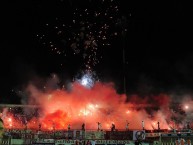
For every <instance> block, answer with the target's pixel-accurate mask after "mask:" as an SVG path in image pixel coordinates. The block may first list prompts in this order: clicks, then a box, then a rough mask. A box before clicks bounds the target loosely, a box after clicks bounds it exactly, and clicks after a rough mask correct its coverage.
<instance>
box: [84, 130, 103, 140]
mask: <svg viewBox="0 0 193 145" xmlns="http://www.w3.org/2000/svg"><path fill="white" fill-rule="evenodd" d="M85 138H86V139H104V138H105V137H104V132H103V131H86V132H85Z"/></svg>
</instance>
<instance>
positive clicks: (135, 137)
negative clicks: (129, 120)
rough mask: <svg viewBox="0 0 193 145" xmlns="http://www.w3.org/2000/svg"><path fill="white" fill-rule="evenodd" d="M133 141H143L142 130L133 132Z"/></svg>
mask: <svg viewBox="0 0 193 145" xmlns="http://www.w3.org/2000/svg"><path fill="white" fill-rule="evenodd" d="M133 140H145V131H144V130H135V131H133Z"/></svg>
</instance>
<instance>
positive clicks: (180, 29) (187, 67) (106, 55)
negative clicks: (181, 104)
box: [0, 0, 193, 104]
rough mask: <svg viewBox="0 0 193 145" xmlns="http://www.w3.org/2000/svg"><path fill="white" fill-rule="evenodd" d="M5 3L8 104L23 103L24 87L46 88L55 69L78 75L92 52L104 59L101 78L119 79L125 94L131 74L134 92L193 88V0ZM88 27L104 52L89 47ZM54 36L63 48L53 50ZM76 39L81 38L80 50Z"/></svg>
mask: <svg viewBox="0 0 193 145" xmlns="http://www.w3.org/2000/svg"><path fill="white" fill-rule="evenodd" d="M4 6H5V8H6V9H5V11H3V12H2V14H3V16H2V18H1V23H2V24H3V25H2V27H1V29H2V32H1V33H2V44H1V53H0V55H1V57H0V58H1V61H0V66H1V75H0V81H1V83H0V84H1V89H0V102H1V103H13V104H14V103H20V97H19V95H18V91H22V90H23V89H24V88H25V87H26V85H27V84H28V83H29V82H30V81H34V80H35V81H36V82H37V83H38V82H39V84H38V85H39V86H40V87H41V85H42V86H43V83H40V82H41V81H42V80H46V79H47V78H49V77H51V75H52V74H57V75H58V76H59V78H60V85H63V84H64V85H66V84H67V83H68V82H70V81H73V79H74V78H75V77H76V76H77V75H78V74H80V72H81V71H84V70H85V69H87V67H86V66H85V61H87V60H86V58H84V57H83V56H84V55H85V56H86V57H87V56H89V55H90V56H91V57H92V58H95V57H96V58H97V59H98V61H97V63H96V65H93V63H95V61H96V60H95V59H94V60H93V59H91V64H90V66H91V69H92V72H94V73H95V75H96V77H97V79H98V80H99V81H101V82H113V83H115V88H116V90H117V92H119V93H123V92H124V89H123V88H124V83H123V82H124V81H123V80H124V76H125V78H126V81H125V82H126V93H127V94H139V95H141V96H144V95H151V94H159V93H170V92H173V93H188V94H192V90H193V51H192V48H193V43H192V40H193V39H192V34H193V33H192V32H193V31H192V30H193V27H192V26H193V23H192V22H191V19H192V18H193V15H192V13H193V9H192V6H193V3H192V2H191V1H189V2H187V1H180V0H172V1H166V0H165V1H153V0H152V1H148V2H147V1H126V0H122V1H120V0H117V1H115V0H114V1H113V0H104V1H102V0H84V2H83V0H53V1H48V0H33V1H31V2H30V1H28V2H24V1H9V2H6V4H5V5H4ZM111 6H112V7H111ZM76 9H77V11H76ZM106 10H108V11H107V12H106ZM75 11H76V16H75V15H74V12H75ZM87 12H88V14H86V13H87ZM95 12H97V14H96V13H95ZM105 12H106V13H107V14H106V15H105ZM99 13H100V16H99V17H97V16H96V15H99ZM80 14H82V16H81V17H78V15H80ZM110 17H112V18H110ZM87 21H88V22H90V23H86V22H87ZM80 22H85V23H86V24H84V26H90V28H89V30H88V29H87V30H83V32H84V39H83V40H81V39H80V36H77V33H79V32H80V30H81V28H83V26H80V25H81V24H80ZM104 24H107V25H106V26H107V28H106V29H105V28H104V27H103V28H102V26H104ZM82 25H83V24H82ZM62 26H63V27H62ZM90 31H91V32H93V33H92V34H90ZM100 32H101V33H100ZM87 33H89V35H90V36H91V35H93V36H94V37H95V38H96V37H97V38H96V40H97V50H96V49H95V47H94V51H97V55H93V53H94V52H93V51H87V49H85V48H83V47H82V46H83V45H84V41H85V39H86V34H87ZM99 33H100V34H101V36H104V35H105V37H106V39H102V38H101V37H100V38H99V37H98V36H99ZM41 36H42V37H43V38H41ZM73 37H76V38H79V39H76V38H75V40H73V41H72V38H73ZM69 38H71V40H69ZM73 39H74V38H73ZM50 41H51V42H52V43H54V44H53V45H54V46H53V47H54V48H55V46H56V47H57V50H59V51H55V50H52V48H51V47H52V46H51V45H52V44H50ZM74 41H76V44H77V43H79V44H80V45H79V47H77V49H76V50H75V49H73V48H74V47H73V46H72V45H71V44H72V43H73V42H74ZM77 41H78V42H77ZM73 44H74V43H73ZM103 44H104V45H103ZM108 44H110V45H108ZM88 49H89V48H88ZM90 49H93V47H92V48H90ZM123 50H124V52H125V53H124V54H125V61H123ZM59 53H60V54H59ZM74 53H75V54H74ZM38 80H39V81H38Z"/></svg>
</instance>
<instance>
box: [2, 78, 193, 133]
mask: <svg viewBox="0 0 193 145" xmlns="http://www.w3.org/2000/svg"><path fill="white" fill-rule="evenodd" d="M46 82H47V84H45V86H47V87H46V89H45V88H44V87H43V88H42V89H40V87H37V86H36V85H34V84H33V83H30V84H29V85H28V87H27V88H26V90H25V91H24V92H27V93H26V94H28V96H27V97H28V99H27V100H28V104H33V105H34V104H36V105H39V111H38V112H39V113H38V115H37V114H36V115H35V114H34V111H32V110H33V109H31V108H28V109H27V110H28V111H27V110H25V111H24V112H23V114H24V115H17V116H15V115H13V114H11V113H7V114H6V117H5V118H4V119H5V120H7V121H6V122H9V124H5V127H7V128H9V127H11V126H12V127H15V128H24V127H25V125H24V123H25V119H24V117H23V116H25V115H26V116H30V117H28V118H27V123H28V127H29V128H36V129H38V124H39V123H41V124H42V129H48V130H52V129H53V124H54V126H55V129H67V126H68V124H71V128H72V129H81V125H82V123H86V129H97V122H101V124H102V129H110V127H111V124H112V123H115V125H116V128H117V129H125V125H126V120H127V121H128V122H129V128H130V129H142V124H141V121H142V120H144V122H145V128H146V129H153V128H157V122H158V121H159V122H160V128H161V129H168V128H169V127H170V126H173V123H174V122H173V120H172V117H173V116H174V115H176V114H173V111H174V110H172V109H171V103H172V100H171V97H170V96H168V95H166V94H159V95H154V96H146V97H140V96H138V95H129V96H126V95H125V94H118V93H117V91H116V90H115V88H114V84H113V83H102V82H95V83H94V84H93V86H92V87H89V89H88V88H87V87H85V86H83V85H81V84H80V82H78V81H74V82H73V83H72V85H71V89H70V90H67V89H65V88H60V87H59V86H58V82H59V80H58V78H57V76H56V75H52V77H51V79H50V80H48V81H46ZM48 86H49V87H48ZM56 86H57V87H56ZM187 103H191V101H190V100H188V101H187V102H186V105H187ZM190 105H191V104H190ZM188 109H191V107H190V108H188ZM30 110H31V111H30ZM29 112H30V113H31V115H30V114H29ZM186 112H187V113H189V114H191V112H192V111H190V110H189V112H188V110H186ZM18 114H19V113H18ZM177 116H179V117H180V115H179V114H177ZM184 117H185V118H184ZM184 117H183V118H182V119H183V120H181V121H182V122H183V121H186V120H187V117H186V116H184ZM8 118H11V119H12V122H14V123H13V124H11V123H10V121H8ZM10 125H11V126H10Z"/></svg>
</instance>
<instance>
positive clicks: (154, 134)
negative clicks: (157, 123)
mask: <svg viewBox="0 0 193 145" xmlns="http://www.w3.org/2000/svg"><path fill="white" fill-rule="evenodd" d="M160 136H161V133H145V137H160Z"/></svg>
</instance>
